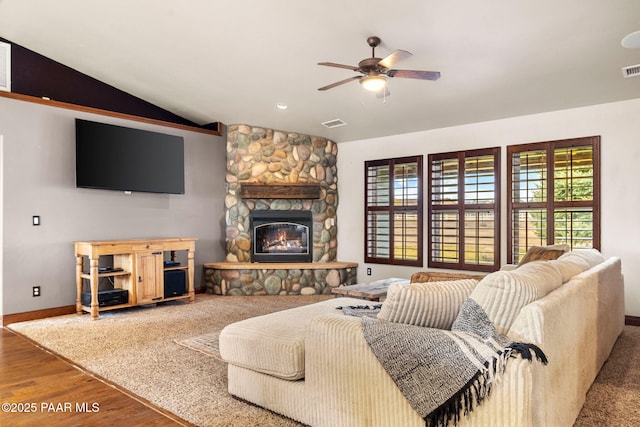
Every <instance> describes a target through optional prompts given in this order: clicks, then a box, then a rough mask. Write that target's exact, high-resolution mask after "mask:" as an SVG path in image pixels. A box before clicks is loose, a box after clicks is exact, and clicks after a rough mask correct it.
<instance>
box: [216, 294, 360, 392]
mask: <svg viewBox="0 0 640 427" xmlns="http://www.w3.org/2000/svg"><path fill="white" fill-rule="evenodd" d="M362 303H363V300H361V299H356V298H334V299H329V300H326V301H321V302H318V303H314V304H309V305H305V306H302V307H296V308H291V309H288V310H283V311H278V312H275V313H269V314H266V315H262V316H256V317H252V318H249V319H246V320H241V321H239V322H236V323H232V324H230V325H228V326H226V327H225V328H224V329H223V330H222V332H220V341H219V342H220V344H219V345H220V356H221V357H222V358H223V359H224V360H225V361H226V362H228V363H231V364H234V365H237V366H241V367H243V368H247V369H252V370H254V371H258V372H262V373H264V374H268V375H273V376H275V377H278V378H282V379H285V380H297V379H300V378H304V339H305V335H306V327H307V324H308V323H309V322H310V321H311V319H312V318H313V317H315V316H320V315H325V314H336V315H342V311H340V310H337V309H336V308H337V307H340V306H345V305H358V304H362Z"/></svg>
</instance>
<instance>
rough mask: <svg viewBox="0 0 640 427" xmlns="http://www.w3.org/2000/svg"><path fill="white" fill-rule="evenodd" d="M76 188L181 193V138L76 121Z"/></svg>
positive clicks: (182, 153) (182, 170)
mask: <svg viewBox="0 0 640 427" xmlns="http://www.w3.org/2000/svg"><path fill="white" fill-rule="evenodd" d="M76 186H77V187H82V188H98V189H104V190H120V191H136V192H148V193H168V194H184V139H183V138H182V137H181V136H175V135H167V134H163V133H157V132H150V131H145V130H140V129H132V128H127V127H122V126H116V125H109V124H105V123H98V122H92V121H89V120H82V119H76Z"/></svg>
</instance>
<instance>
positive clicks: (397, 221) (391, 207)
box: [364, 156, 422, 267]
mask: <svg viewBox="0 0 640 427" xmlns="http://www.w3.org/2000/svg"><path fill="white" fill-rule="evenodd" d="M365 175H366V176H365V194H366V202H365V216H366V218H365V224H366V225H365V227H366V230H365V234H366V246H365V257H364V259H365V262H368V263H379V264H398V265H410V266H418V267H422V156H414V157H403V158H396V159H386V160H374V161H368V162H365Z"/></svg>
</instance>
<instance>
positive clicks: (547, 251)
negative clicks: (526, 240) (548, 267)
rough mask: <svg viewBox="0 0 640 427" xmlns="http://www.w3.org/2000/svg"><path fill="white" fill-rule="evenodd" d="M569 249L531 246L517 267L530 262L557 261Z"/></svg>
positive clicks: (565, 246)
mask: <svg viewBox="0 0 640 427" xmlns="http://www.w3.org/2000/svg"><path fill="white" fill-rule="evenodd" d="M570 249H571V248H570V247H569V245H549V246H531V247H530V248H529V250H528V251H527V253H526V254H524V257H522V259H521V260H520V262H519V263H518V265H519V266H522V265H524V264H527V263H529V262H531V261H548V260H552V259H558V258H559V257H560V256H562V255H563V254H565V253H567V252H569V250H570Z"/></svg>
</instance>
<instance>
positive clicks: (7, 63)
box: [0, 42, 11, 92]
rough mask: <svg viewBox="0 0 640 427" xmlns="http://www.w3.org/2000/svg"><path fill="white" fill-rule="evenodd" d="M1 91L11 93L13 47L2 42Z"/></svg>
mask: <svg viewBox="0 0 640 427" xmlns="http://www.w3.org/2000/svg"><path fill="white" fill-rule="evenodd" d="M0 90H6V91H8V92H11V45H10V44H9V43H4V42H0Z"/></svg>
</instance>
